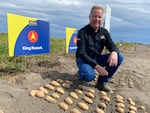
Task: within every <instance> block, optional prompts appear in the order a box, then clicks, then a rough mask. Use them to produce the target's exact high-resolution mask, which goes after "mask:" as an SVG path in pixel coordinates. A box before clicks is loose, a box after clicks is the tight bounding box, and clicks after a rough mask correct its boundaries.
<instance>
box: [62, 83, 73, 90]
mask: <svg viewBox="0 0 150 113" xmlns="http://www.w3.org/2000/svg"><path fill="white" fill-rule="evenodd" d="M62 86H63V87H64V88H67V89H68V88H70V87H71V85H70V84H67V83H63V84H62Z"/></svg>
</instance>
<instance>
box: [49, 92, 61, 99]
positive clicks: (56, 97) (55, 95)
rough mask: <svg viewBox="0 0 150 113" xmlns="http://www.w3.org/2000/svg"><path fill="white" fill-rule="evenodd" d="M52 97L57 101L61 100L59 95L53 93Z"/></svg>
mask: <svg viewBox="0 0 150 113" xmlns="http://www.w3.org/2000/svg"><path fill="white" fill-rule="evenodd" d="M51 96H52V97H53V98H55V99H59V98H60V96H59V94H58V93H52V94H51Z"/></svg>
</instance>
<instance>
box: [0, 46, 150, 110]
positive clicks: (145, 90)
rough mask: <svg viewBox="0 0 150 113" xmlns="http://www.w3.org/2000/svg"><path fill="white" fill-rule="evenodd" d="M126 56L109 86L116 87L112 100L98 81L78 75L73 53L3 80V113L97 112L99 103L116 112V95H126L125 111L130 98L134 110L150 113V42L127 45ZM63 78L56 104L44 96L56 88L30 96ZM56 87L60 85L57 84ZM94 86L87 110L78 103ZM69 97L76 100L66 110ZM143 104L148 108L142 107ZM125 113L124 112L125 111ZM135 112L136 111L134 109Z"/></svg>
mask: <svg viewBox="0 0 150 113" xmlns="http://www.w3.org/2000/svg"><path fill="white" fill-rule="evenodd" d="M121 51H122V53H123V54H124V56H125V60H124V63H123V64H122V66H121V67H120V68H119V70H118V71H117V73H115V75H114V77H113V78H112V79H111V80H110V85H111V87H112V88H114V93H107V96H108V97H109V98H110V101H109V102H107V101H105V99H104V98H103V96H102V94H101V93H100V91H98V90H97V89H96V88H94V85H95V83H96V81H92V82H90V83H84V82H81V81H79V80H78V78H77V74H76V73H77V67H76V64H75V58H74V57H73V55H68V56H67V57H66V56H58V57H57V58H55V59H52V62H43V65H42V66H41V67H38V68H35V69H36V70H35V71H34V72H27V71H25V72H23V73H16V74H15V75H13V76H11V75H10V76H7V77H4V78H1V79H0V113H61V112H64V113H70V111H71V109H73V108H77V109H78V110H79V111H80V112H81V113H95V110H96V108H97V107H98V103H99V102H103V103H105V104H106V108H105V109H104V112H105V113H117V112H116V104H117V102H116V95H121V96H122V97H123V103H124V105H125V107H124V108H123V109H124V111H125V113H129V111H131V110H130V109H131V108H130V106H131V104H130V103H129V101H128V98H131V99H132V102H134V103H135V105H132V106H135V108H136V110H134V109H133V111H136V112H135V113H150V45H142V44H137V45H135V46H131V47H128V48H123V49H121ZM59 79H61V80H63V81H62V82H61V83H60V86H59V87H62V88H63V89H64V91H65V92H64V94H60V93H58V95H59V96H60V97H59V98H58V99H56V102H55V103H50V102H48V101H47V100H45V98H46V97H47V96H48V95H51V94H52V93H57V91H56V90H48V94H45V95H44V97H42V98H39V97H37V96H30V95H29V92H30V91H31V90H35V89H38V88H39V87H41V86H43V87H44V86H45V85H46V84H49V83H51V81H52V80H59ZM66 80H68V81H71V82H72V83H73V84H72V85H71V86H70V88H64V87H63V83H65V82H67V81H66ZM54 88H55V89H56V88H57V87H56V86H54ZM77 88H80V89H81V91H82V94H77V96H78V99H74V98H73V97H71V96H69V94H70V92H72V91H75V89H77ZM90 88H92V89H93V90H94V91H95V93H94V95H95V97H93V98H92V97H91V99H92V101H93V103H92V104H87V106H88V110H82V109H80V108H79V107H78V105H77V103H78V102H84V100H83V99H82V98H83V97H84V96H85V95H87V92H88V89H90ZM66 97H70V98H71V99H72V100H73V104H72V105H68V109H67V110H63V109H61V108H60V107H59V105H58V104H59V103H60V102H64V100H65V98H66ZM140 106H143V107H144V108H145V110H144V109H143V110H142V109H140ZM122 113H123V112H122ZM133 113H134V112H133Z"/></svg>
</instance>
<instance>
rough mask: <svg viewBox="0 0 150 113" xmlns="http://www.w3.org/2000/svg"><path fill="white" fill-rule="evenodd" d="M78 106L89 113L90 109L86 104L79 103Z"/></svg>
mask: <svg viewBox="0 0 150 113" xmlns="http://www.w3.org/2000/svg"><path fill="white" fill-rule="evenodd" d="M77 105H78V106H79V108H80V109H82V110H85V111H87V110H88V109H89V107H88V106H87V104H86V103H84V102H78V103H77Z"/></svg>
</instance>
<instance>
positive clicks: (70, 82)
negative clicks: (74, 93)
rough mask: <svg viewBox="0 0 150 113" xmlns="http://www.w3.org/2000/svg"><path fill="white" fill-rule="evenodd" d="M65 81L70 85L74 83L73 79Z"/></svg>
mask: <svg viewBox="0 0 150 113" xmlns="http://www.w3.org/2000/svg"><path fill="white" fill-rule="evenodd" d="M65 83H67V84H70V85H72V84H73V82H72V81H69V80H66V81H65Z"/></svg>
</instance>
